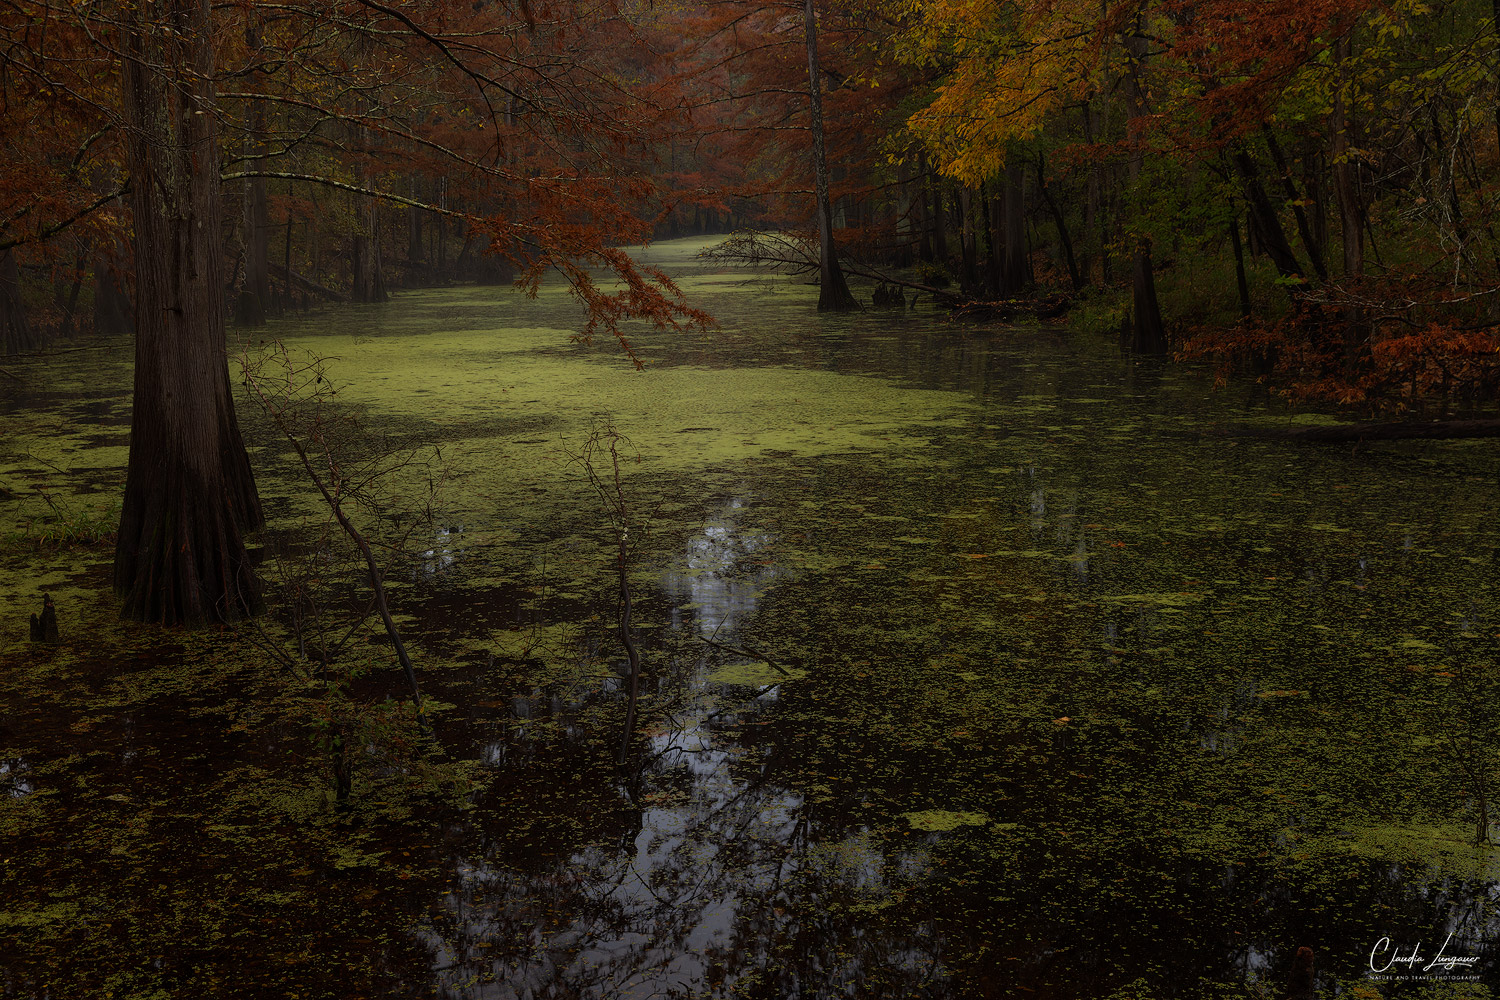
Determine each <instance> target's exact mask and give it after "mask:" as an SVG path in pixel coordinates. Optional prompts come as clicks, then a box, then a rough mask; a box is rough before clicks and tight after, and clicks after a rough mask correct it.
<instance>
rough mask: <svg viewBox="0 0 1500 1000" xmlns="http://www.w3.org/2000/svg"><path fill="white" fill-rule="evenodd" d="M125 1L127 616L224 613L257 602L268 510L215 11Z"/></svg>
mask: <svg viewBox="0 0 1500 1000" xmlns="http://www.w3.org/2000/svg"><path fill="white" fill-rule="evenodd" d="M122 9H123V10H124V11H125V12H126V13H125V15H124V16H125V18H126V21H125V24H124V26H123V30H122V35H123V37H122V39H121V43H122V46H123V48H124V50H125V52H126V56H127V57H126V58H125V59H124V60H123V66H122V71H121V80H120V87H121V103H122V106H123V109H124V117H125V122H126V126H127V127H126V129H125V133H124V134H125V145H126V154H127V162H128V164H129V167H130V202H131V208H132V210H133V215H134V230H135V263H136V305H137V311H136V357H135V396H134V408H133V412H132V417H131V428H130V465H129V469H128V471H127V473H126V483H125V499H124V507H123V509H122V511H121V514H120V531H119V536H118V540H117V542H116V546H115V586H116V588H117V589H118V591H119V592H120V595H121V597H122V598H123V601H124V613H125V614H126V615H127V616H128V617H132V618H138V619H144V620H148V621H157V622H162V623H164V624H177V623H186V622H200V621H221V620H224V619H228V618H233V617H236V616H239V615H243V614H248V613H251V612H253V611H255V610H256V609H257V608H258V607H259V604H260V599H259V588H258V585H257V582H256V579H255V575H254V572H253V570H252V569H251V565H250V557H249V555H248V554H247V552H246V550H245V543H244V539H243V537H242V534H241V533H242V531H243V530H245V529H247V528H253V527H258V526H259V525H260V524H261V522H262V517H261V510H260V501H259V498H258V496H257V494H256V491H255V481H254V477H253V476H252V474H251V471H250V461H249V457H248V456H247V455H246V453H245V446H244V442H243V441H242V439H241V437H240V431H239V425H238V423H237V421H236V419H235V414H234V398H233V396H232V394H231V391H230V383H229V370H228V366H227V360H228V359H227V357H226V349H225V339H224V256H223V246H222V242H221V235H220V225H221V212H222V209H221V205H220V197H219V128H218V117H217V108H216V104H215V92H214V85H213V69H214V67H213V41H212V39H213V25H212V15H211V14H210V8H209V4H208V0H158V2H150V0H147V2H143V3H140V4H137V5H133V6H129V5H127V6H126V7H124V8H122Z"/></svg>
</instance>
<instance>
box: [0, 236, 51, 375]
mask: <svg viewBox="0 0 1500 1000" xmlns="http://www.w3.org/2000/svg"><path fill="white" fill-rule="evenodd" d="M40 346H42V337H41V335H40V334H38V333H37V332H36V331H35V330H33V329H32V327H31V323H30V322H29V321H28V320H27V319H26V307H25V305H24V304H22V302H21V269H20V268H19V267H17V266H16V255H15V254H14V253H12V252H11V251H10V250H9V249H6V250H3V251H0V348H3V353H5V354H20V353H21V352H23V351H34V350H36V349H37V348H38V347H40Z"/></svg>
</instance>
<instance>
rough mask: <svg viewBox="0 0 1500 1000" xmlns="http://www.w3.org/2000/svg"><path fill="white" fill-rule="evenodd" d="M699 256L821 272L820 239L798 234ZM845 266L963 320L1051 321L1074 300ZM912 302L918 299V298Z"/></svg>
mask: <svg viewBox="0 0 1500 1000" xmlns="http://www.w3.org/2000/svg"><path fill="white" fill-rule="evenodd" d="M698 256H699V257H700V258H702V259H703V260H708V261H713V262H715V263H720V264H732V265H734V266H736V267H746V266H748V267H753V268H762V269H770V270H776V271H780V272H784V273H790V274H816V273H817V272H818V252H817V245H816V243H814V242H811V241H809V240H808V239H805V238H804V237H802V236H799V235H797V234H795V233H775V232H740V233H735V234H734V235H733V236H731V237H729V239H727V240H725V241H724V242H723V243H720V244H719V245H718V246H715V247H712V248H710V249H708V250H705V251H703V252H702V253H701V254H699V255H698ZM839 264H840V266H841V267H843V269H844V270H845V271H846V272H847V273H849V274H853V275H857V276H858V277H861V278H868V279H870V280H871V281H876V282H879V283H880V284H882V285H885V286H894V287H896V288H909V289H911V290H912V291H914V292H917V293H918V294H922V293H925V294H927V295H930V296H932V298H933V300H934V301H936V302H941V303H942V304H943V305H946V306H947V307H949V308H950V309H953V310H954V311H955V312H954V314H955V316H957V317H960V318H963V319H974V320H1006V319H1010V318H1011V317H1013V316H1016V315H1019V314H1021V313H1035V314H1036V315H1037V316H1038V317H1039V318H1041V319H1050V318H1051V317H1053V316H1058V315H1061V314H1062V313H1063V312H1065V311H1066V310H1067V308H1068V306H1070V305H1071V304H1072V300H1071V299H1069V298H1067V297H1066V296H1060V295H1053V296H1048V297H1046V298H1038V299H1001V300H996V301H988V300H984V299H977V298H974V297H973V296H969V295H965V294H963V293H962V292H955V291H953V290H951V289H947V288H939V287H937V286H936V285H930V284H927V283H925V282H921V281H913V280H911V279H909V278H902V277H898V276H896V275H893V274H890V273H888V272H887V271H885V270H884V269H883V268H880V267H876V266H875V265H874V264H871V263H870V262H869V261H866V260H861V259H859V258H858V257H857V256H855V255H853V254H844V255H841V256H840V258H839ZM911 301H912V302H913V303H915V302H916V298H915V296H914V297H913V298H912V300H911ZM877 304H881V303H877Z"/></svg>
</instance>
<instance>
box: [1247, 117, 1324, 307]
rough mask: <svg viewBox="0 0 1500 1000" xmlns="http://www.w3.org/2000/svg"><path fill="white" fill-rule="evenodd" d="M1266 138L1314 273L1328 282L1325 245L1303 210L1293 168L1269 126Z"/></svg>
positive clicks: (1263, 127) (1265, 128) (1263, 128)
mask: <svg viewBox="0 0 1500 1000" xmlns="http://www.w3.org/2000/svg"><path fill="white" fill-rule="evenodd" d="M1262 130H1263V131H1264V132H1265V136H1266V146H1267V147H1268V148H1269V149H1270V151H1271V162H1272V163H1275V164H1276V173H1277V174H1278V175H1280V177H1281V186H1282V188H1283V189H1284V190H1285V191H1286V199H1287V202H1288V203H1289V204H1290V205H1291V206H1292V214H1293V215H1294V216H1295V217H1296V219H1297V232H1298V234H1299V235H1300V236H1301V237H1302V245H1303V247H1305V248H1306V249H1307V257H1308V260H1310V261H1311V262H1312V267H1313V273H1314V274H1316V275H1317V276H1318V280H1319V281H1323V282H1326V281H1327V280H1328V268H1326V267H1325V266H1324V265H1323V245H1322V244H1321V243H1320V242H1318V239H1317V237H1316V236H1314V235H1313V229H1312V225H1311V224H1310V223H1309V222H1308V221H1307V213H1306V212H1305V211H1303V208H1302V201H1303V199H1302V195H1301V194H1300V193H1299V192H1298V191H1297V182H1296V181H1294V180H1292V170H1291V167H1289V166H1287V162H1286V156H1285V155H1284V154H1283V153H1282V152H1281V144H1280V143H1278V142H1277V141H1276V133H1274V132H1272V131H1271V127H1270V126H1269V125H1265V126H1262Z"/></svg>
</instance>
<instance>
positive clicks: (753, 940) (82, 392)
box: [0, 241, 1500, 1000]
mask: <svg viewBox="0 0 1500 1000" xmlns="http://www.w3.org/2000/svg"><path fill="white" fill-rule="evenodd" d="M703 246H704V244H703V242H702V241H696V242H695V241H677V242H673V243H668V244H662V245H659V246H655V247H652V248H649V249H648V250H646V251H644V253H645V254H646V255H647V256H648V257H649V259H650V260H651V262H652V263H655V264H658V265H660V266H663V267H665V268H667V269H668V270H669V271H671V272H672V273H674V274H676V275H677V276H678V277H679V280H680V281H681V282H682V285H683V287H684V288H685V289H686V290H687V291H688V292H689V294H690V295H691V296H692V297H693V299H694V301H695V303H697V304H700V305H702V306H704V307H706V308H708V309H710V310H711V311H713V312H714V314H715V315H716V316H717V317H718V318H719V320H720V324H721V328H720V329H719V330H718V331H716V332H714V333H712V334H710V335H707V336H704V337H697V336H691V337H689V336H680V335H671V334H665V333H659V332H655V331H650V330H641V331H632V336H633V337H634V338H635V339H636V342H637V343H638V345H639V347H640V354H641V357H642V358H643V359H644V361H645V368H644V369H643V370H636V369H634V368H633V367H632V366H631V365H630V364H629V363H628V361H627V360H626V359H624V358H623V357H622V356H621V354H620V352H619V351H618V350H617V349H615V348H614V347H613V345H610V344H605V343H599V344H594V345H584V344H578V343H574V342H573V340H572V339H571V336H570V331H571V330H573V329H576V327H577V325H578V323H577V320H578V316H577V312H576V307H575V306H574V305H573V303H572V302H571V300H570V299H569V298H568V297H567V295H566V293H565V292H563V291H561V290H544V292H543V293H542V295H541V296H539V297H538V298H537V299H536V300H529V299H526V298H525V297H523V296H520V295H518V294H516V293H514V292H512V291H510V290H508V289H496V288H451V289H431V290H423V291H412V292H407V293H404V294H401V295H399V296H398V297H397V298H395V299H394V300H393V301H392V302H390V303H387V304H384V305H381V306H370V307H348V308H345V309H339V310H327V311H324V312H321V313H315V314H311V315H307V316H299V317H294V318H288V319H285V320H281V321H279V322H277V323H276V324H273V325H272V326H270V327H269V328H267V329H266V330H265V331H257V332H256V333H255V334H254V335H253V336H251V337H248V338H247V339H246V342H245V344H244V345H243V350H244V351H245V352H246V354H247V356H249V357H252V358H258V357H262V356H264V354H265V352H266V351H267V349H268V348H269V347H272V346H274V345H275V344H278V343H279V344H281V345H283V346H284V348H285V351H286V355H285V356H286V357H287V358H293V359H308V360H309V361H310V360H311V359H317V363H318V364H319V365H320V368H319V372H320V373H321V374H322V375H323V376H324V378H325V382H323V383H318V384H317V385H318V386H319V388H317V389H316V390H314V391H315V393H317V394H318V399H317V400H315V403H316V405H315V406H310V408H308V409H305V410H302V411H298V413H299V414H300V416H299V418H298V419H301V420H303V421H304V423H303V424H302V425H299V426H301V427H303V428H304V429H307V428H311V427H313V426H314V424H316V426H317V427H318V428H319V429H320V430H328V431H329V433H328V434H327V435H326V439H327V440H329V441H331V442H332V443H333V447H335V448H336V449H337V451H338V456H339V462H340V466H339V468H340V470H341V474H342V475H344V476H345V477H346V478H345V482H346V483H347V484H348V487H349V496H350V501H349V503H350V511H351V516H353V517H354V518H355V520H356V521H357V522H358V523H359V524H360V526H361V528H362V530H364V531H365V532H367V533H368V534H369V535H370V536H371V537H372V538H373V539H375V540H376V541H378V542H380V543H382V545H381V548H380V552H381V558H382V560H383V561H384V570H385V578H386V581H387V585H388V587H389V588H390V596H391V603H392V608H393V611H394V612H395V613H396V620H397V623H398V624H399V626H400V628H401V630H402V634H403V638H404V639H405V642H406V644H407V646H408V647H409V648H410V649H411V650H412V653H413V658H414V660H415V661H416V665H417V669H418V676H419V680H420V683H421V686H422V689H423V692H424V705H425V709H426V713H427V716H428V717H429V718H430V720H431V730H432V732H431V736H430V737H428V736H425V735H424V734H423V733H422V732H421V730H420V728H419V726H418V724H417V721H416V719H415V716H414V712H413V707H412V704H411V700H410V698H409V692H408V688H407V686H406V682H405V679H404V677H403V676H402V674H401V672H400V670H399V667H398V666H397V664H396V660H395V657H394V655H393V653H392V650H391V647H390V644H389V639H388V637H387V636H386V634H385V632H384V630H383V629H382V628H381V627H380V625H379V622H378V621H377V620H376V619H374V618H372V617H371V615H370V605H369V594H368V587H367V584H366V580H365V577H364V575H363V572H362V569H361V567H360V566H359V564H358V563H357V561H356V560H355V559H354V558H353V553H352V552H351V550H350V547H349V545H348V543H347V542H346V541H344V540H343V539H342V538H341V536H340V535H339V533H338V531H337V530H336V529H335V528H331V527H330V524H329V521H330V518H329V516H328V512H327V510H326V508H325V507H324V506H323V505H322V504H321V503H320V502H319V500H318V498H317V494H316V490H315V489H314V488H313V487H312V485H311V484H310V482H309V481H307V479H306V478H305V476H304V474H303V473H302V472H301V470H300V468H299V467H298V466H297V465H296V464H295V462H294V456H293V455H292V453H291V452H290V450H289V448H288V446H287V445H286V443H285V441H284V439H283V438H281V437H280V436H279V435H278V433H277V431H276V429H275V428H274V427H273V426H272V425H271V423H270V422H269V420H268V419H267V418H266V417H265V416H264V415H263V414H261V413H260V412H259V411H258V410H257V409H255V408H254V406H253V405H252V404H251V403H250V402H249V401H248V400H245V401H242V404H241V414H242V421H243V423H244V427H245V432H246V437H247V441H248V443H249V444H250V446H251V450H252V458H253V461H254V463H255V466H256V470H257V475H258V476H259V481H260V489H261V493H262V496H263V499H264V500H265V504H266V508H267V511H268V514H269V516H270V519H271V524H270V525H269V527H268V528H267V530H266V531H265V532H263V533H262V535H261V536H260V537H259V538H257V539H256V540H255V544H256V546H257V547H258V549H259V551H260V552H261V555H262V563H261V575H262V577H263V579H264V580H265V582H266V590H267V598H268V606H269V610H268V613H267V615H266V616H265V617H264V618H263V619H261V620H259V621H258V622H256V623H252V624H242V625H240V626H238V627H236V628H234V629H224V630H204V631H198V632H192V633H182V632H168V631H162V630H158V629H151V628H144V627H140V626H134V625H129V624H125V623H121V622H119V621H117V620H116V617H115V613H114V605H113V598H112V596H111V594H110V593H109V585H108V584H109V559H110V550H109V541H108V535H109V531H110V528H111V521H112V519H113V518H114V517H115V516H117V514H118V500H117V495H118V492H119V489H120V486H121V484H122V481H123V463H124V460H125V450H124V445H125V443H126V440H125V435H126V432H127V430H128V414H129V386H130V357H129V345H128V344H127V343H123V342H122V343H102V344H100V345H98V346H97V349H91V350H87V351H77V352H73V353H69V354H63V355H56V356H53V357H50V358H45V359H34V358H23V359H14V360H11V361H8V362H7V370H8V371H11V372H13V373H14V374H15V375H17V376H18V378H17V379H7V380H5V381H4V382H0V430H3V433H0V537H3V539H4V542H3V549H0V629H3V634H0V996H4V997H17V998H20V997H25V998H42V997H122V998H123V997H141V998H147V997H153V998H155V997H170V998H176V997H183V998H187V997H203V996H226V997H309V998H311V997H330V998H332V997H406V996H411V997H418V996H420V997H432V996H440V997H455V998H456V997H465V998H468V997H476V998H480V997H482V998H490V997H494V998H512V997H514V998H522V997H544V996H552V997H590V998H592V997H601V998H602V997H622V998H626V997H642V998H644V997H682V998H688V997H695V998H696V997H726V998H727V997H746V998H749V997H757V998H781V997H807V998H812V997H835V996H837V997H872V998H874V997H881V998H883V997H932V998H966V997H1012V996H1045V997H1056V998H1106V997H1112V998H1118V1000H1127V998H1140V1000H1146V998H1158V997H1161V998H1165V997H1241V998H1250V997H1280V996H1282V995H1283V993H1284V991H1285V988H1286V981H1287V975H1288V972H1289V971H1290V969H1291V966H1292V962H1293V959H1294V956H1295V955H1296V953H1297V950H1298V949H1299V948H1302V947H1306V948H1310V949H1312V950H1313V953H1314V960H1315V968H1316V974H1317V989H1318V991H1319V995H1325V996H1330V997H1332V996H1349V997H1404V996H1424V997H1425V996H1434V997H1437V996H1441V997H1488V996H1490V995H1491V991H1493V990H1494V989H1495V987H1496V986H1497V984H1500V952H1497V941H1500V919H1497V913H1496V906H1497V903H1496V900H1497V899H1500V854H1497V853H1496V851H1495V849H1494V848H1493V847H1492V846H1491V841H1492V840H1493V839H1494V838H1496V837H1500V825H1497V822H1496V821H1500V803H1497V802H1496V801H1495V800H1496V791H1497V784H1496V781H1495V779H1496V778H1497V777H1500V707H1497V706H1500V663H1497V652H1500V650H1497V642H1500V638H1497V635H1500V618H1497V614H1496V604H1495V591H1494V588H1495V584H1496V579H1497V577H1496V572H1497V567H1496V563H1495V558H1496V556H1495V552H1496V541H1497V527H1496V524H1495V520H1494V517H1493V511H1494V509H1495V502H1496V492H1497V489H1500V486H1497V477H1496V472H1497V469H1500V462H1497V455H1496V454H1495V452H1494V450H1493V445H1492V444H1491V443H1488V442H1462V443H1459V442H1454V443H1446V444H1445V443H1421V444H1389V445H1379V446H1371V447H1366V448H1361V449H1358V450H1355V451H1350V450H1349V449H1348V448H1346V447H1335V448H1323V447H1309V446H1302V445H1295V446H1289V445H1284V444H1276V443H1269V442H1253V441H1252V442H1247V441H1237V442H1225V441H1224V440H1222V439H1214V438H1205V437H1203V436H1201V435H1200V432H1201V431H1202V430H1203V429H1204V428H1205V427H1208V426H1211V425H1213V424H1216V423H1220V422H1223V423H1246V422H1262V423H1266V424H1273V425H1274V424H1278V423H1290V422H1292V421H1294V420H1301V421H1306V420H1308V419H1316V415H1308V414H1299V415H1292V414H1287V413H1285V412H1281V411H1279V410H1278V409H1277V408H1276V407H1275V406H1274V405H1272V404H1270V403H1268V402H1267V401H1266V400H1264V399H1261V398H1257V397H1256V396H1255V395H1254V394H1253V393H1251V392H1249V391H1248V390H1235V389H1230V390H1227V391H1221V392H1218V393H1215V392H1214V391H1213V390H1212V387H1211V378H1210V377H1209V376H1208V375H1207V374H1205V373H1201V372H1197V371H1194V370H1191V369H1185V368H1175V367H1167V366H1163V365H1160V364H1157V363H1154V362H1149V361H1141V360H1138V359H1130V358H1122V357H1120V356H1118V355H1117V354H1116V353H1115V352H1114V351H1113V350H1112V349H1111V347H1110V345H1108V344H1106V343H1104V342H1102V341H1099V340H1096V339H1093V338H1090V337H1088V336H1085V335H1082V334H1078V333H1075V332H1071V331H1069V330H1068V329H1067V328H1066V327H1065V326H1042V327H1037V326H1033V327H1019V328H988V327H976V326H965V325H956V324H953V323H950V322H948V321H947V320H946V318H945V317H944V316H943V315H941V314H937V313H932V312H928V311H925V310H924V309H922V308H918V309H916V310H914V311H908V312H905V313H902V312H896V313H891V312H889V311H884V310H880V311H875V310H871V311H869V312H865V313H861V314H858V315H854V316H847V317H838V318H830V317H826V316H819V315H818V314H817V313H816V311H815V308H814V306H815V298H816V292H815V289H812V288H810V287H808V286H805V285H801V284H798V283H796V282H793V281H790V280H788V279H784V278H779V277H776V276H765V275H759V276H754V275H745V274H736V273H732V272H725V271H723V270H720V269H716V268H711V267H707V266H704V265H702V264H700V263H699V262H698V261H697V260H696V259H695V257H694V254H695V253H696V251H697V250H699V249H701V248H702V247H703ZM298 363H302V362H301V361H300V360H299V362H298ZM232 370H234V371H235V372H236V373H238V371H239V369H238V368H237V367H236V368H234V369H232ZM274 370H275V369H274V365H271V366H268V367H264V368H261V369H260V371H261V372H262V373H265V372H273V371H274ZM333 429H336V430H337V433H334V432H333ZM611 434H614V435H618V437H614V438H611V437H610V435H611ZM608 440H615V441H616V442H617V444H618V447H617V450H616V455H617V457H618V458H619V463H618V478H616V469H615V466H614V464H613V462H612V461H611V460H610V459H609V458H608V457H607V453H605V452H601V451H600V450H599V448H598V445H599V444H600V443H601V442H606V441H608ZM591 447H592V450H591ZM591 471H592V472H593V473H594V474H595V475H594V479H595V480H597V481H598V482H600V483H602V484H603V487H604V488H603V489H602V490H601V489H598V488H596V486H595V483H594V482H593V481H591V477H590V472H591ZM622 525H623V526H624V527H625V528H626V529H627V531H626V547H625V553H626V554H625V558H624V573H625V580H626V586H627V588H628V590H629V592H630V594H631V599H632V600H631V611H632V636H633V641H634V643H635V644H636V646H637V647H638V649H639V651H640V654H641V659H642V664H643V675H642V677H641V679H640V702H639V709H640V711H639V715H640V718H639V722H638V725H637V728H636V730H635V732H634V733H633V734H632V737H631V739H630V740H629V741H628V743H627V744H626V746H625V750H626V753H625V763H624V764H621V763H620V762H619V757H620V750H621V743H622V737H623V727H624V721H625V704H626V690H627V688H628V686H629V685H628V682H627V681H626V680H625V679H623V677H622V672H623V671H624V670H625V663H626V654H625V650H624V648H623V646H622V644H621V641H620V637H619V621H620V611H621V605H620V599H619V593H620V575H619V574H620V566H621V559H620V551H621V549H620V540H621V533H620V528H621V527H622ZM44 593H46V594H51V595H52V596H53V599H54V601H55V603H56V605H57V607H58V610H59V618H60V631H61V638H60V641H59V642H58V643H56V644H46V643H31V642H29V641H28V640H27V630H26V619H27V616H28V615H29V614H30V613H32V612H34V611H38V610H40V605H41V598H42V595H43V594H44ZM341 782H342V791H341Z"/></svg>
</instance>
